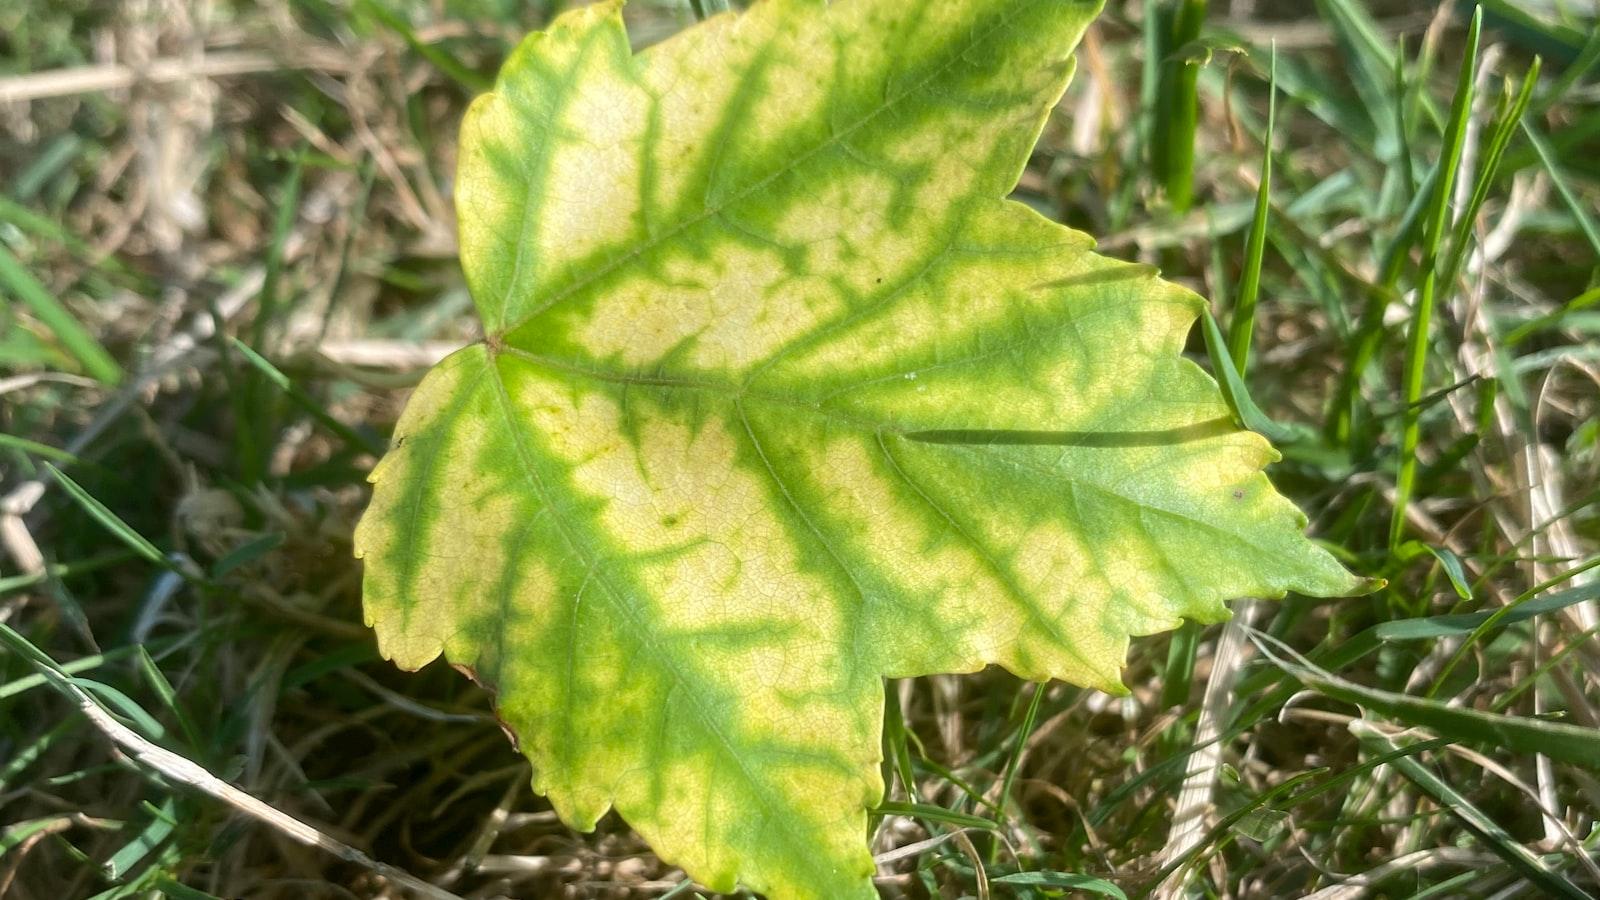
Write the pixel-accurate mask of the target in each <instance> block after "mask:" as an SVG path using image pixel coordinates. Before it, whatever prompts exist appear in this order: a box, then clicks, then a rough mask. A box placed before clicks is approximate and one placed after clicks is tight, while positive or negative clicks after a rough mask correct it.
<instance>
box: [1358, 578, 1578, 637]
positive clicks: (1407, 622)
mask: <svg viewBox="0 0 1600 900" xmlns="http://www.w3.org/2000/svg"><path fill="white" fill-rule="evenodd" d="M1596 597H1600V582H1596V583H1594V584H1588V585H1584V586H1583V587H1576V588H1572V589H1570V590H1565V591H1561V592H1559V593H1555V594H1551V595H1549V596H1548V597H1540V598H1539V599H1537V600H1529V601H1527V602H1526V603H1520V604H1514V605H1510V606H1503V607H1501V608H1499V609H1496V610H1493V611H1490V612H1476V613H1455V614H1452V615H1447V616H1426V617H1423V618H1417V619H1395V620H1393V621H1389V622H1380V623H1379V624H1378V625H1376V626H1375V628H1376V632H1375V633H1376V634H1377V636H1378V639H1379V640H1384V641H1421V640H1428V639H1431V638H1442V637H1462V636H1465V635H1470V634H1474V633H1477V632H1478V631H1479V629H1480V628H1481V629H1484V630H1485V631H1487V629H1488V628H1493V627H1494V626H1495V625H1497V624H1498V625H1501V626H1506V625H1514V624H1516V623H1518V622H1526V621H1527V620H1529V619H1532V618H1534V617H1536V616H1542V615H1546V614H1548V613H1552V612H1556V611H1557V610H1562V609H1566V608H1567V607H1569V606H1572V605H1574V604H1578V603H1582V602H1584V601H1585V600H1593V599H1595V598H1596Z"/></svg>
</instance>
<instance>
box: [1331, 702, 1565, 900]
mask: <svg viewBox="0 0 1600 900" xmlns="http://www.w3.org/2000/svg"><path fill="white" fill-rule="evenodd" d="M1350 733H1351V734H1354V735H1355V736H1356V739H1357V740H1359V741H1360V742H1361V745H1362V746H1363V747H1365V748H1367V751H1368V752H1370V753H1380V754H1387V753H1393V752H1394V751H1395V749H1396V745H1395V742H1394V741H1393V740H1391V739H1390V738H1389V737H1388V736H1387V735H1385V734H1384V733H1383V732H1381V731H1379V730H1378V729H1376V728H1374V727H1372V725H1371V723H1369V722H1367V721H1365V720H1362V719H1355V720H1354V721H1352V722H1351V723H1350ZM1390 765H1392V766H1394V768H1395V770H1396V771H1398V772H1399V773H1400V774H1401V775H1403V776H1405V778H1406V780H1408V781H1410V782H1411V783H1412V784H1414V785H1416V786H1417V787H1418V788H1419V789H1420V790H1421V791H1422V792H1423V793H1425V794H1427V795H1428V796H1429V797H1432V798H1433V800H1434V801H1435V802H1436V803H1438V804H1439V805H1441V806H1443V807H1444V808H1446V809H1448V810H1450V812H1451V814H1452V815H1454V816H1455V817H1456V818H1457V819H1459V820H1460V821H1461V824H1463V825H1465V826H1466V827H1467V829H1468V830H1469V831H1471V832H1473V833H1474V834H1476V835H1477V836H1478V838H1479V839H1480V840H1482V841H1483V842H1484V844H1485V845H1486V846H1487V847H1488V848H1489V849H1490V850H1492V851H1494V853H1495V855H1497V856H1499V857H1500V858H1501V859H1503V860H1505V861H1506V862H1507V863H1508V864H1510V866H1511V867H1512V868H1514V869H1516V870H1517V871H1518V872H1521V873H1522V875H1523V877H1525V878H1527V879H1528V880H1529V881H1530V882H1532V883H1533V884H1534V885H1536V886H1538V887H1539V888H1540V889H1542V890H1543V891H1544V892H1545V895H1546V896H1550V897H1567V898H1572V900H1590V896H1589V894H1588V893H1586V892H1584V891H1583V890H1582V889H1580V888H1579V887H1578V886H1577V885H1575V884H1573V883H1572V882H1570V881H1568V880H1567V879H1565V878H1563V877H1562V876H1561V875H1560V874H1558V873H1556V872H1554V871H1552V870H1551V869H1550V868H1549V867H1548V866H1546V865H1545V864H1544V861H1543V860H1541V859H1539V858H1538V857H1537V856H1534V855H1533V853H1532V852H1531V851H1529V850H1528V848H1526V847H1524V846H1522V845H1521V844H1519V843H1517V841H1516V839H1515V838H1513V837H1512V836H1511V835H1510V834H1509V833H1507V832H1506V830H1505V829H1504V828H1501V827H1500V825H1499V824H1498V823H1496V822H1495V821H1494V820H1493V819H1491V818H1490V817H1489V816H1488V815H1486V814H1485V813H1484V812H1483V811H1482V810H1480V809H1478V808H1477V807H1476V806H1474V805H1473V804H1472V802H1471V801H1470V800H1468V799H1467V798H1466V797H1465V796H1463V795H1462V794H1461V792H1460V791H1457V790H1456V789H1455V788H1453V787H1451V786H1450V785H1449V784H1448V783H1447V782H1446V781H1445V780H1444V779H1442V778H1440V777H1439V776H1438V775H1435V774H1434V773H1433V772H1431V771H1430V770H1429V769H1428V767H1427V766H1425V765H1423V764H1422V763H1421V762H1419V761H1417V760H1415V759H1412V758H1410V757H1398V758H1395V759H1394V760H1392V761H1391V762H1390Z"/></svg>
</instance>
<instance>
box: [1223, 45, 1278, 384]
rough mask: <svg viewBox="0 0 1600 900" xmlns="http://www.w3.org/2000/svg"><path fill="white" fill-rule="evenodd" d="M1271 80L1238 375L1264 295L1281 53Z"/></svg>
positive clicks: (1231, 350) (1235, 350)
mask: <svg viewBox="0 0 1600 900" xmlns="http://www.w3.org/2000/svg"><path fill="white" fill-rule="evenodd" d="M1270 71H1271V75H1270V78H1269V80H1268V84H1269V86H1268V95H1267V132H1266V136H1265V138H1264V141H1263V143H1264V146H1263V152H1262V154H1261V184H1260V185H1259V186H1258V187H1257V188H1256V212H1255V218H1254V219H1253V220H1251V222H1250V235H1249V237H1248V238H1246V239H1245V248H1244V272H1243V273H1242V274H1241V276H1240V278H1239V296H1238V298H1237V299H1236V300H1235V302H1234V309H1233V318H1232V319H1231V320H1230V321H1229V322H1228V355H1229V356H1230V357H1232V359H1233V366H1234V368H1236V369H1238V370H1239V372H1240V373H1241V374H1242V373H1245V372H1249V371H1250V365H1249V364H1250V339H1251V337H1252V336H1253V335H1254V333H1255V324H1256V298H1257V296H1258V295H1259V294H1260V292H1261V263H1262V258H1263V257H1264V256H1265V255H1266V249H1267V218H1268V215H1269V213H1270V211H1271V199H1272V136H1273V134H1274V132H1275V131H1276V130H1277V123H1278V51H1277V48H1276V47H1274V48H1273V51H1272V63H1271V70H1270Z"/></svg>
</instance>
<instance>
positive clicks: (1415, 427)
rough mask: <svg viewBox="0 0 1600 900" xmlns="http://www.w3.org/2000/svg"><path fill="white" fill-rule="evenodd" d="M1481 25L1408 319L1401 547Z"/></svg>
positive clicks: (1393, 542) (1465, 66)
mask: <svg viewBox="0 0 1600 900" xmlns="http://www.w3.org/2000/svg"><path fill="white" fill-rule="evenodd" d="M1482 28H1483V12H1482V10H1479V11H1478V12H1476V13H1474V14H1473V16H1472V26H1471V27H1470V28H1469V29H1468V31H1467V50H1466V57H1465V58H1464V59H1463V60H1462V61H1461V75H1460V79H1459V80H1458V81H1457V83H1456V95H1455V99H1454V100H1453V101H1452V102H1451V106H1450V118H1449V125H1448V127H1447V128H1446V130H1445V140H1444V152H1443V153H1442V154H1441V156H1440V168H1439V179H1438V181H1437V182H1436V183H1435V185H1434V190H1433V199H1432V207H1431V209H1430V210H1429V214H1428V220H1427V227H1426V228H1425V229H1424V231H1423V237H1422V286H1421V287H1420V288H1419V289H1418V290H1417V305H1416V309H1415V310H1414V311H1413V313H1412V317H1411V334H1410V341H1409V343H1408V346H1407V353H1406V367H1405V401H1406V408H1405V414H1404V425H1403V433H1402V435H1401V441H1400V470H1399V474H1398V475H1397V477H1396V478H1395V497H1394V515H1393V516H1392V517H1391V518H1390V520H1389V546H1390V547H1391V548H1394V547H1398V546H1399V545H1400V540H1401V537H1402V536H1403V535H1404V534H1405V526H1406V508H1407V507H1408V506H1409V505H1410V503H1411V495H1412V493H1413V492H1414V491H1415V490H1416V481H1417V446H1418V445H1419V444H1420V443H1421V441H1422V425H1421V413H1422V411H1421V409H1420V407H1418V405H1417V402H1418V401H1419V400H1421V399H1422V394H1423V386H1424V384H1425V383H1426V381H1427V369H1428V344H1429V338H1430V337H1431V335H1432V333H1433V307H1434V303H1435V300H1436V296H1435V295H1436V292H1437V285H1438V280H1437V275H1438V271H1437V270H1438V258H1439V244H1440V241H1441V239H1442V238H1443V236H1444V232H1445V227H1446V224H1447V222H1448V220H1449V216H1450V199H1451V196H1452V194H1453V192H1454V187H1455V181H1456V172H1457V170H1458V169H1459V168H1460V166H1461V154H1462V151H1463V148H1464V147H1465V144H1466V132H1467V118H1468V116H1470V115H1471V114H1472V94H1473V82H1474V78H1475V77H1476V74H1477V68H1478V37H1479V34H1480V32H1481V30H1482Z"/></svg>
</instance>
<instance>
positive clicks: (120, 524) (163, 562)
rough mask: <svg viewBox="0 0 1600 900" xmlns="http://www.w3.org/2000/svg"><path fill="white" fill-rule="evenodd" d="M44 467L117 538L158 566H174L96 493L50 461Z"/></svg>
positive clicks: (68, 494) (69, 494) (91, 515)
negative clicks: (97, 496) (96, 497)
mask: <svg viewBox="0 0 1600 900" xmlns="http://www.w3.org/2000/svg"><path fill="white" fill-rule="evenodd" d="M44 467H45V470H46V471H48V472H49V473H50V477H52V478H54V479H55V480H56V483H57V484H59V485H61V489H62V490H64V491H66V492H67V496H69V497H71V498H72V499H73V500H75V501H77V503H78V505H79V506H81V507H83V510H84V512H87V513H88V514H89V516H90V517H91V518H93V519H94V520H95V521H96V522H99V523H100V524H101V525H102V526H104V527H105V529H106V530H107V531H109V532H111V534H112V535H113V536H115V537H116V538H117V540H119V541H121V542H122V543H123V544H125V545H127V547H128V548H129V549H130V550H132V551H133V552H135V553H137V554H139V555H140V556H142V557H144V558H145V559H146V560H148V561H150V562H153V563H155V564H156V565H158V566H162V567H165V568H169V569H170V568H173V564H172V561H171V560H169V559H167V556H166V554H164V553H162V552H161V551H160V550H158V549H156V545H155V544H152V543H150V541H149V540H148V539H146V538H145V536H144V535H142V534H140V533H139V532H137V531H134V530H133V529H132V528H131V527H129V526H128V523H126V522H124V521H122V519H121V518H120V517H118V516H117V514H116V513H114V512H112V511H111V510H110V508H108V507H107V506H106V505H105V504H104V503H101V502H100V501H99V500H97V499H95V497H94V495H92V494H90V493H89V492H88V491H86V490H84V489H83V486H82V485H80V484H78V483H77V482H76V481H73V480H72V478H71V477H69V476H68V475H67V474H66V473H65V472H63V471H61V470H60V469H58V468H56V467H55V466H53V465H51V464H50V463H45V464H44Z"/></svg>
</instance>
